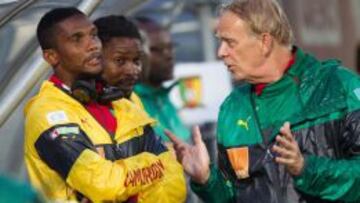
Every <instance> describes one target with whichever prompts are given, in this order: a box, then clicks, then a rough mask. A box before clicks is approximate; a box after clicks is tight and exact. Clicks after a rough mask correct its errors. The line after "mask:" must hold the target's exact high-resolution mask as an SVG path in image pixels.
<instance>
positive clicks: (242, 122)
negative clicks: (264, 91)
mask: <svg viewBox="0 0 360 203" xmlns="http://www.w3.org/2000/svg"><path fill="white" fill-rule="evenodd" d="M250 119H251V116H249V117H247V119H246V120H245V119H239V120H238V121H237V124H238V125H239V126H241V127H243V128H245V129H246V130H249V120H250Z"/></svg>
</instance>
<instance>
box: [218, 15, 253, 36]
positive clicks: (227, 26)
mask: <svg viewBox="0 0 360 203" xmlns="http://www.w3.org/2000/svg"><path fill="white" fill-rule="evenodd" d="M234 31H237V32H239V31H249V25H248V24H247V23H246V22H245V21H244V20H242V19H241V18H240V17H239V16H238V15H236V14H235V13H233V12H232V11H224V12H222V13H221V14H220V15H219V17H218V20H217V22H216V26H215V35H216V37H219V36H222V35H226V34H227V33H232V32H234Z"/></svg>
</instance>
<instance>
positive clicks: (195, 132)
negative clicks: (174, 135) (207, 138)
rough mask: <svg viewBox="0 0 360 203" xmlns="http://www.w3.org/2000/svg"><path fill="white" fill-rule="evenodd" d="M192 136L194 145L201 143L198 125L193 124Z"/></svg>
mask: <svg viewBox="0 0 360 203" xmlns="http://www.w3.org/2000/svg"><path fill="white" fill-rule="evenodd" d="M192 137H193V140H194V143H195V145H198V144H201V143H203V141H202V138H201V132H200V128H199V126H198V125H196V126H194V128H193V135H192Z"/></svg>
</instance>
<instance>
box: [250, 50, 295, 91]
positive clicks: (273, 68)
mask: <svg viewBox="0 0 360 203" xmlns="http://www.w3.org/2000/svg"><path fill="white" fill-rule="evenodd" d="M276 46H277V47H274V50H273V51H272V53H271V54H270V56H269V58H268V59H267V62H266V64H264V69H266V74H264V76H263V77H262V78H259V81H257V82H256V83H255V84H259V83H265V84H267V83H273V82H276V81H278V80H280V79H281V78H282V77H283V75H284V74H285V72H286V70H287V68H288V67H287V66H288V64H289V61H290V60H291V58H292V53H291V48H288V47H286V46H280V45H276Z"/></svg>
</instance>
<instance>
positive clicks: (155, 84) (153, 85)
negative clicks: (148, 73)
mask: <svg viewBox="0 0 360 203" xmlns="http://www.w3.org/2000/svg"><path fill="white" fill-rule="evenodd" d="M144 84H146V85H148V86H150V87H153V88H155V89H158V88H160V87H162V82H152V81H144Z"/></svg>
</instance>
